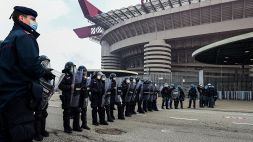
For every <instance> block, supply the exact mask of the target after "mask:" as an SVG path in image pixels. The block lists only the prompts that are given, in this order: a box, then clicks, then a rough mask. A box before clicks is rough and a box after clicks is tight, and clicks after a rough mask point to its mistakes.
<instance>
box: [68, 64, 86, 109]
mask: <svg viewBox="0 0 253 142" xmlns="http://www.w3.org/2000/svg"><path fill="white" fill-rule="evenodd" d="M73 74H74V77H73V80H72V84H71V96H70V97H71V98H70V106H71V107H78V106H79V99H80V94H79V93H76V90H77V91H80V90H81V88H75V85H76V84H79V83H81V81H82V78H83V71H77V72H76V69H75V67H74V69H73Z"/></svg>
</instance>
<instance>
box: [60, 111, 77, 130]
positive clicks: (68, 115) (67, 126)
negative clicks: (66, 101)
mask: <svg viewBox="0 0 253 142" xmlns="http://www.w3.org/2000/svg"><path fill="white" fill-rule="evenodd" d="M71 117H73V129H80V122H79V119H80V109H79V108H71V107H66V108H64V110H63V127H64V129H65V130H71V129H72V128H71V126H70V119H71Z"/></svg>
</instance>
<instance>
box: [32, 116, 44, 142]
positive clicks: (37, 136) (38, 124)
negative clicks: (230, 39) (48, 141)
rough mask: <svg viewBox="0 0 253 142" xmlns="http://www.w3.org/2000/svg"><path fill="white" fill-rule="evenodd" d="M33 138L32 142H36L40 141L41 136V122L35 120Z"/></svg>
mask: <svg viewBox="0 0 253 142" xmlns="http://www.w3.org/2000/svg"><path fill="white" fill-rule="evenodd" d="M35 132H36V133H35V137H34V140H36V141H42V140H43V136H42V134H41V121H40V120H35Z"/></svg>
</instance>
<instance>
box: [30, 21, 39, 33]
mask: <svg viewBox="0 0 253 142" xmlns="http://www.w3.org/2000/svg"><path fill="white" fill-rule="evenodd" d="M29 26H30V27H31V28H32V29H34V30H35V31H36V30H37V28H38V23H37V22H35V21H33V20H30V23H29Z"/></svg>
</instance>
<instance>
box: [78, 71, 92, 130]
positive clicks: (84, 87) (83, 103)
mask: <svg viewBox="0 0 253 142" xmlns="http://www.w3.org/2000/svg"><path fill="white" fill-rule="evenodd" d="M78 71H80V72H82V73H83V75H82V82H81V83H80V84H79V87H80V88H81V89H80V90H77V93H79V94H80V102H79V105H80V108H81V120H82V125H81V128H83V129H86V130H90V128H89V127H88V125H87V106H88V99H89V92H90V88H89V83H90V78H89V79H88V78H87V69H86V67H85V66H79V67H78Z"/></svg>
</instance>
